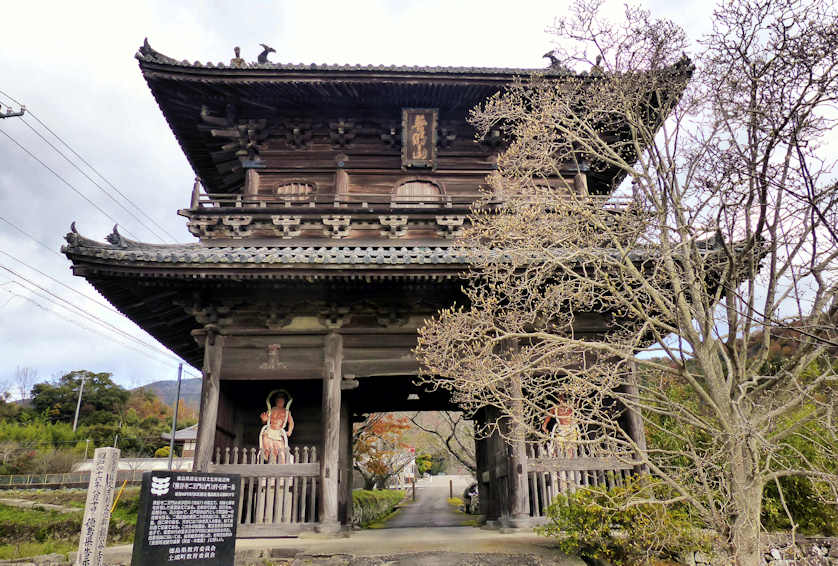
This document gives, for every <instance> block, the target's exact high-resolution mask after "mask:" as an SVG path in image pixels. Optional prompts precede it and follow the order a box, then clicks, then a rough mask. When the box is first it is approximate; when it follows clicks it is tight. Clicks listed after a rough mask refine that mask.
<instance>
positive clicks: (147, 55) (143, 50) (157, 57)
mask: <svg viewBox="0 0 838 566" xmlns="http://www.w3.org/2000/svg"><path fill="white" fill-rule="evenodd" d="M134 57H136V58H137V59H142V60H144V61H152V62H155V63H170V64H174V65H178V64H180V62H179V61H178V60H177V59H173V58H172V57H169V56H168V55H163V54H162V53H160V52H159V51H156V50H155V49H152V47H151V45H150V44H149V43H148V38H147V37H146V38H145V39H144V40H143V44H142V45H141V46H140V48H139V50H138V51H137V54H136V55H134Z"/></svg>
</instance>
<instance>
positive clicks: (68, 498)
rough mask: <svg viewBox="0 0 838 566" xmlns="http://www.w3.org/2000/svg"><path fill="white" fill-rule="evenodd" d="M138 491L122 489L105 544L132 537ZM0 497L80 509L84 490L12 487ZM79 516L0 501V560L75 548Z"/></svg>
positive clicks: (127, 540) (119, 541)
mask: <svg viewBox="0 0 838 566" xmlns="http://www.w3.org/2000/svg"><path fill="white" fill-rule="evenodd" d="M139 491H140V490H139V488H126V489H125V491H124V492H123V493H122V496H121V497H120V499H119V501H118V502H117V506H116V509H115V510H114V512H113V515H111V522H110V526H109V528H108V543H109V544H124V543H130V542H131V541H132V540H133V539H134V529H135V528H136V524H137V510H138V507H139ZM0 497H7V498H14V499H25V500H27V501H34V502H36V503H50V504H54V505H63V506H65V507H71V508H74V509H75V508H78V509H82V508H84V503H85V500H86V498H87V491H86V490H83V489H56V490H15V491H6V492H3V493H0ZM82 517H83V515H82V513H79V512H77V511H56V510H47V509H42V508H34V509H25V508H21V507H14V506H11V505H4V504H2V503H0V559H9V558H23V557H27V556H37V555H39V554H52V553H58V554H66V553H68V552H71V551H73V550H75V549H76V548H77V547H78V541H79V533H80V532H81V523H82Z"/></svg>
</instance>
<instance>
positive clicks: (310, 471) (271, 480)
mask: <svg viewBox="0 0 838 566" xmlns="http://www.w3.org/2000/svg"><path fill="white" fill-rule="evenodd" d="M209 471H211V472H217V473H233V474H239V475H241V476H242V487H241V493H240V494H239V531H238V536H240V537H245V538H247V537H259V536H280V535H283V534H291V533H294V532H299V531H301V530H306V529H312V528H313V527H314V526H315V524H316V523H317V521H318V517H317V498H318V479H319V476H320V464H319V463H318V459H317V448H316V447H314V446H293V447H290V448H287V449H286V452H285V453H284V454H279V455H277V454H276V453H272V454H265V455H263V454H262V452H261V451H260V450H259V449H258V448H256V447H242V448H239V447H238V446H233V447H227V448H224V449H223V450H222V449H221V448H216V451H215V458H214V461H213V463H212V464H210V468H209Z"/></svg>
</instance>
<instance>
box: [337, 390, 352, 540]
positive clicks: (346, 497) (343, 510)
mask: <svg viewBox="0 0 838 566" xmlns="http://www.w3.org/2000/svg"><path fill="white" fill-rule="evenodd" d="M339 464H340V481H339V482H338V489H339V492H338V519H339V520H340V522H341V524H344V525H349V524H351V523H352V413H351V412H350V410H349V405H348V404H347V402H346V399H343V400H342V401H341V403H340V458H339Z"/></svg>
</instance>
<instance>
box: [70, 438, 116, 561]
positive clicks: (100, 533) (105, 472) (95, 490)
mask: <svg viewBox="0 0 838 566" xmlns="http://www.w3.org/2000/svg"><path fill="white" fill-rule="evenodd" d="M118 464H119V449H118V448H97V449H96V451H95V452H94V453H93V469H92V470H91V471H90V484H89V485H88V487H87V501H86V502H85V504H84V520H83V521H82V524H81V538H80V539H79V552H78V554H77V555H76V566H105V558H104V550H105V543H106V542H107V539H108V523H109V522H110V520H111V504H112V503H113V492H114V487H115V485H116V471H117V467H118Z"/></svg>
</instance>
